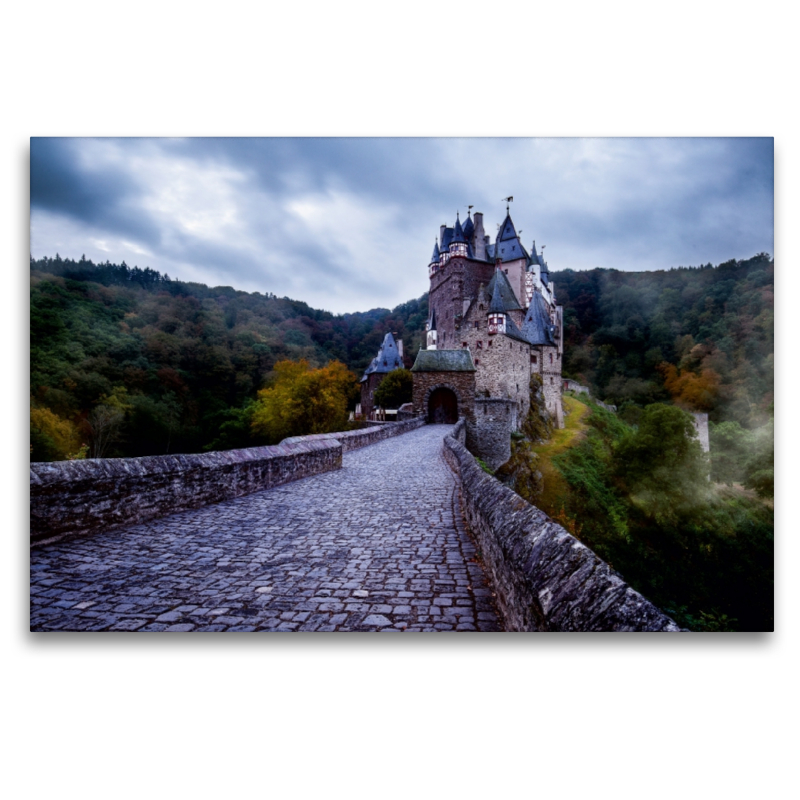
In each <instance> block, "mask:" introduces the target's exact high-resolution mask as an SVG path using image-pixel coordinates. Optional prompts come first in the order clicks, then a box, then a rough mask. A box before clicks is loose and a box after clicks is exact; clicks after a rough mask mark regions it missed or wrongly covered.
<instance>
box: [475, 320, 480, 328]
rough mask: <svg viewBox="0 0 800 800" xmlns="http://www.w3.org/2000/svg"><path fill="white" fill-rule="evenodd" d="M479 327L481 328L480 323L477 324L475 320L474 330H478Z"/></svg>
mask: <svg viewBox="0 0 800 800" xmlns="http://www.w3.org/2000/svg"><path fill="white" fill-rule="evenodd" d="M480 326H481V323H480V322H478V320H475V330H478V328H480Z"/></svg>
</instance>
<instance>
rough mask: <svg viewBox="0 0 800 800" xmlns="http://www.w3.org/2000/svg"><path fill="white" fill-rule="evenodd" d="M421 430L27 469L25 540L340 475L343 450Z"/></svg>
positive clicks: (390, 428) (376, 430) (398, 428)
mask: <svg viewBox="0 0 800 800" xmlns="http://www.w3.org/2000/svg"><path fill="white" fill-rule="evenodd" d="M424 424H425V421H424V420H423V419H412V420H408V421H407V422H393V423H386V424H384V425H381V426H376V427H371V428H365V429H363V430H358V431H345V432H340V433H326V434H317V435H312V436H295V437H292V438H290V439H284V440H283V441H282V442H281V443H280V444H278V445H273V446H271V447H250V448H247V449H245V450H227V451H225V452H220V453H203V454H198V455H175V456H148V457H145V458H107V459H87V460H85V461H57V462H52V463H39V464H31V467H30V472H31V478H30V480H31V483H30V486H31V489H30V492H31V527H30V539H31V542H32V543H35V542H38V541H42V540H44V539H51V538H53V537H58V536H65V535H72V534H84V533H92V532H95V531H100V530H106V529H108V528H114V527H117V526H119V525H133V524H136V523H140V522H146V521H147V520H149V519H154V518H156V517H161V516H164V515H166V514H174V513H176V512H178V511H184V510H187V509H191V508H199V507H200V506H204V505H209V504H211V503H219V502H221V501H222V500H230V499H232V498H234V497H241V496H242V495H246V494H251V493H252V492H259V491H262V490H263V489H270V488H272V487H273V486H280V485H281V484H283V483H289V482H290V481H296V480H299V479H300V478H306V477H308V476H310V475H317V474H319V473H321V472H328V471H330V470H334V469H340V468H341V466H342V453H343V452H347V451H349V450H354V449H356V448H359V447H364V446H365V445H368V444H373V443H374V442H378V441H381V440H383V439H387V438H389V437H390V436H397V435H398V434H401V433H406V432H407V431H411V430H414V429H415V428H419V427H421V426H422V425H424Z"/></svg>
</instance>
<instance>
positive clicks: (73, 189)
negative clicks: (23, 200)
mask: <svg viewBox="0 0 800 800" xmlns="http://www.w3.org/2000/svg"><path fill="white" fill-rule="evenodd" d="M85 144H86V142H85V140H81V139H43V138H32V139H31V212H33V210H34V209H44V210H47V211H50V212H53V213H55V214H61V215H64V216H67V217H72V218H73V219H75V220H77V221H79V222H83V223H86V224H88V225H91V226H95V227H104V228H107V229H108V230H112V231H114V232H116V233H120V234H125V235H128V236H132V237H137V238H140V237H141V238H144V239H145V240H146V241H148V242H151V243H155V242H157V241H158V228H157V226H156V225H154V224H152V222H151V221H150V220H149V219H148V218H147V216H146V215H142V214H140V213H137V212H136V209H135V202H136V200H137V198H138V196H139V195H140V194H141V192H142V189H143V187H142V186H141V185H140V184H139V183H138V182H137V180H136V177H135V176H134V175H131V174H130V173H129V172H128V171H127V170H125V169H124V168H123V167H106V168H104V169H102V170H97V169H92V167H91V165H87V164H86V163H84V159H83V158H82V149H83V147H85ZM131 206H134V207H131ZM131 212H133V213H131Z"/></svg>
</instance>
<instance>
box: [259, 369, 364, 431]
mask: <svg viewBox="0 0 800 800" xmlns="http://www.w3.org/2000/svg"><path fill="white" fill-rule="evenodd" d="M357 385H358V383H357V378H356V376H355V375H354V374H353V373H352V372H350V371H349V370H348V369H347V367H346V366H345V365H344V364H342V363H341V362H339V361H331V362H330V363H329V364H328V365H327V366H326V367H323V368H321V369H312V368H311V367H310V366H309V363H308V361H306V360H305V359H302V360H300V361H279V362H278V363H277V364H276V365H275V372H274V379H273V383H272V385H271V386H269V387H268V388H267V389H262V390H261V391H260V392H259V393H258V401H257V403H256V407H255V410H254V411H253V418H252V423H251V426H252V428H253V430H254V431H255V432H256V433H259V434H261V435H262V436H265V437H267V438H268V439H269V440H270V441H272V442H279V441H280V440H281V439H285V438H286V437H287V436H302V435H306V434H310V433H328V432H330V431H336V430H342V429H343V428H344V426H345V425H346V423H347V403H348V400H349V398H350V394H351V393H352V392H353V391H354V389H355V387H356V386H357Z"/></svg>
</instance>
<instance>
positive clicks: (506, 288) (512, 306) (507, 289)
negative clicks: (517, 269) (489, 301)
mask: <svg viewBox="0 0 800 800" xmlns="http://www.w3.org/2000/svg"><path fill="white" fill-rule="evenodd" d="M498 276H499V277H498ZM496 283H499V284H500V295H501V297H502V298H503V305H504V306H505V310H506V311H522V306H521V305H520V304H519V300H517V296H516V295H515V294H514V290H513V289H512V288H511V284H510V283H509V282H508V275H506V274H505V272H503V271H502V270H498V269H496V270H495V271H494V275H493V276H492V279H491V280H490V281H489V285H488V286H487V287H486V294H487V295H489V297H494V287H495V284H496Z"/></svg>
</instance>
